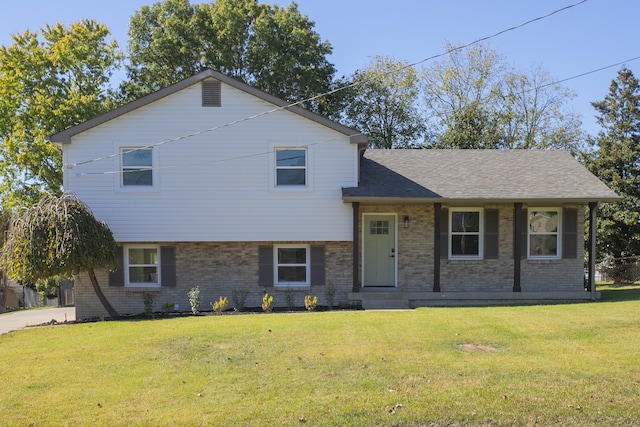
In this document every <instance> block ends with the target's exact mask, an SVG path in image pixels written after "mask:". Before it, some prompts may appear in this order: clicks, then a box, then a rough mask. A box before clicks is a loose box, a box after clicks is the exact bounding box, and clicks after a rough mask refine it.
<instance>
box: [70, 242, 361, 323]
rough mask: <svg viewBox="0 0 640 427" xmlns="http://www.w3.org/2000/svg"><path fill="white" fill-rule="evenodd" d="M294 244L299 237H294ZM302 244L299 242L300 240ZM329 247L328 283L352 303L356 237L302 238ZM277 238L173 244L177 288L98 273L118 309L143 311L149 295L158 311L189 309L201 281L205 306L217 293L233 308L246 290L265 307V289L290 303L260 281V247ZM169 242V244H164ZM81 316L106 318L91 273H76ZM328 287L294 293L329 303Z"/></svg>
mask: <svg viewBox="0 0 640 427" xmlns="http://www.w3.org/2000/svg"><path fill="white" fill-rule="evenodd" d="M291 243H294V242H291ZM295 243H299V242H295ZM302 243H304V244H310V245H323V246H324V247H325V274H326V283H327V284H330V285H332V286H334V287H335V288H336V294H335V299H334V303H335V304H338V303H343V302H347V293H348V292H349V291H350V290H351V264H352V263H351V242H302ZM269 244H272V242H237V243H236V242H224V243H213V242H211V243H174V244H172V245H174V246H175V247H176V282H177V285H176V286H175V287H159V288H129V287H113V286H109V277H108V274H107V272H106V271H98V272H96V275H97V278H98V283H100V287H101V288H102V291H103V292H104V294H105V296H106V298H107V299H108V300H109V302H110V303H111V304H112V305H113V307H114V308H115V310H116V311H117V312H118V313H119V314H137V313H142V312H144V295H145V293H146V292H148V293H150V294H151V295H152V297H153V309H154V311H160V310H161V307H162V304H164V303H167V302H172V303H174V304H179V308H180V311H188V310H190V305H189V299H188V296H187V293H188V292H189V290H190V289H191V288H195V287H196V286H198V287H199V289H200V302H201V304H200V310H202V311H207V310H211V306H210V305H209V303H210V302H212V301H217V300H218V298H220V297H221V296H222V297H226V298H227V299H228V300H229V307H230V308H231V307H233V300H232V296H233V295H234V292H235V293H239V292H242V291H244V292H246V294H247V297H246V302H245V306H246V307H260V305H261V304H262V296H263V295H264V293H265V292H267V293H269V294H270V295H273V296H274V304H275V305H276V306H278V307H286V306H287V300H286V293H285V292H284V291H282V290H275V289H274V287H273V286H260V285H258V247H259V246H260V245H269ZM163 245H164V244H163ZM75 286H76V317H77V318H78V319H85V318H93V317H101V316H104V317H107V316H108V315H107V312H106V310H105V309H104V308H103V307H102V305H101V304H100V301H99V300H98V299H97V297H96V295H95V292H94V290H93V288H92V287H91V282H90V281H89V276H88V275H87V274H80V275H79V276H78V277H76V281H75ZM325 290H326V286H317V285H314V286H311V288H310V289H305V290H298V291H295V292H293V295H294V304H295V306H296V307H302V306H304V296H305V295H312V296H317V297H318V300H319V302H318V303H319V304H320V305H325V304H326V301H325Z"/></svg>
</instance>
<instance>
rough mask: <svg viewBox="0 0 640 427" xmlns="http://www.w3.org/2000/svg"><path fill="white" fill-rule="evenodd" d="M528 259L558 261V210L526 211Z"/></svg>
mask: <svg viewBox="0 0 640 427" xmlns="http://www.w3.org/2000/svg"><path fill="white" fill-rule="evenodd" d="M527 218H528V224H527V234H528V236H527V240H528V242H527V243H528V257H529V258H534V259H558V258H559V257H560V254H561V252H560V235H561V234H560V219H561V218H560V209H557V208H530V209H528V215H527Z"/></svg>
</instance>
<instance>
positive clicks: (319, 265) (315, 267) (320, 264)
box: [311, 246, 325, 285]
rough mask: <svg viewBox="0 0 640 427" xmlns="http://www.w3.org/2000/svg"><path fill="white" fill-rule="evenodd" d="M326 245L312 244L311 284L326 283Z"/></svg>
mask: <svg viewBox="0 0 640 427" xmlns="http://www.w3.org/2000/svg"><path fill="white" fill-rule="evenodd" d="M324 265H325V263H324V246H311V284H312V285H324V284H325V268H324Z"/></svg>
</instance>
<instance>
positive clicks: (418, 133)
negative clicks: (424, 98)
mask: <svg viewBox="0 0 640 427" xmlns="http://www.w3.org/2000/svg"><path fill="white" fill-rule="evenodd" d="M344 84H345V87H347V88H348V89H346V95H345V96H344V98H343V99H344V102H345V108H344V121H345V122H346V124H347V125H349V126H352V127H354V128H356V129H358V130H360V131H362V132H363V133H365V134H367V135H369V138H370V141H371V142H370V145H371V147H372V148H415V147H420V146H421V145H422V140H423V138H424V133H425V130H426V128H425V126H424V121H423V119H422V117H421V115H420V111H419V109H418V100H419V86H418V76H417V73H416V71H415V69H414V68H413V67H411V66H408V65H407V64H406V63H405V62H402V61H395V60H393V59H392V58H389V57H380V56H377V57H375V58H374V59H373V60H372V61H371V63H370V64H369V66H368V67H367V68H365V69H363V70H358V71H356V72H355V74H354V75H353V76H352V78H351V80H349V81H348V82H345V83H344Z"/></svg>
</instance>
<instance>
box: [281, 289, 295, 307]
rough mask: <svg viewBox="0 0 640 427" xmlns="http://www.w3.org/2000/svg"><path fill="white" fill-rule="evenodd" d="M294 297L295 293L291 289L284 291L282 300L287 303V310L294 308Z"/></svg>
mask: <svg viewBox="0 0 640 427" xmlns="http://www.w3.org/2000/svg"><path fill="white" fill-rule="evenodd" d="M295 296H296V293H295V292H293V290H292V289H287V290H286V291H284V299H285V301H286V303H287V308H288V309H289V310H293V309H294V308H296V305H295V301H294V299H295Z"/></svg>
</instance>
